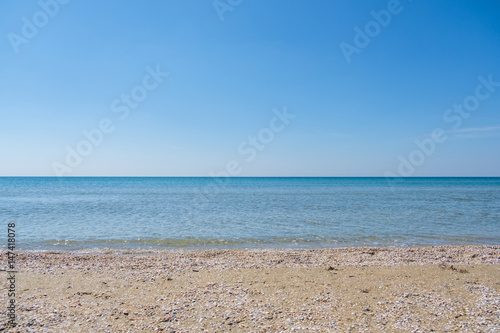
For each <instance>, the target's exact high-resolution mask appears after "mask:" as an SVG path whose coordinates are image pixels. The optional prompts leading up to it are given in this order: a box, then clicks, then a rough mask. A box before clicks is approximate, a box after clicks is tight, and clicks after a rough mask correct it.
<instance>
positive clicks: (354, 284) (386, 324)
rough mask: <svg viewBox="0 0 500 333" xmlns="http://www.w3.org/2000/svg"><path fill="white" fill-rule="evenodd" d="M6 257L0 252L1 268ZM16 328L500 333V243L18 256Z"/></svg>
mask: <svg viewBox="0 0 500 333" xmlns="http://www.w3.org/2000/svg"><path fill="white" fill-rule="evenodd" d="M6 261H7V256H6V254H5V253H4V254H2V268H3V269H5V268H6ZM16 265H17V267H18V270H19V272H18V273H16V302H17V303H16V305H17V308H16V315H17V318H16V321H17V323H18V325H17V327H15V328H8V327H7V317H6V308H7V302H8V296H7V289H8V285H7V283H6V278H7V272H6V271H2V272H0V273H1V274H0V276H1V278H2V285H3V286H4V288H2V289H3V291H2V293H1V295H0V299H1V302H2V305H3V306H2V308H1V309H0V311H1V315H2V320H1V324H0V325H1V326H0V330H2V329H3V330H7V331H12V332H138V331H139V332H140V331H144V332H157V331H162V332H202V331H206V332H222V331H234V332H275V331H278V332H281V331H283V332H301V331H304V332H305V331H309V332H344V331H346V332H349V331H353V332H358V331H367V332H379V331H380V332H382V331H384V332H386V331H388V332H394V331H395V332H398V331H400V332H406V331H416V330H418V331H419V332H430V331H432V330H435V331H441V332H442V331H471V332H496V331H500V246H440V247H415V248H346V249H317V250H196V251H155V252H153V251H151V252H148V251H142V252H141V251H137V252H127V251H121V252H116V251H114V252H104V253H94V254H92V253H89V254H84V253H75V252H73V253H72V252H66V253H18V255H17V258H16Z"/></svg>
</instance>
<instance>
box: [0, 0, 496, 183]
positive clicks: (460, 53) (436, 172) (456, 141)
mask: <svg viewBox="0 0 500 333" xmlns="http://www.w3.org/2000/svg"><path fill="white" fill-rule="evenodd" d="M0 35H1V36H2V38H1V42H0V50H1V51H0V176H333V177H344V176H375V177H388V176H391V177H400V176H405V177H406V176H417V177H418V176H500V149H499V148H498V147H500V2H498V1H496V0H491V1H486V0H478V1H465V0H443V1H431V0H414V1H411V0H401V1H397V0H390V1H378V0H374V1H369V2H368V1H360V0H336V1H331V0H315V1H305V0H301V1H299V0H286V1H285V0H277V1H258V0H253V1H249V0H215V1H212V0H207V1H194V0H182V1H173V0H157V1H142V2H139V1H127V0H119V1H118V0H109V1H97V0H86V1H81V0H41V1H28V0H25V1H15V0H7V1H2V2H0Z"/></svg>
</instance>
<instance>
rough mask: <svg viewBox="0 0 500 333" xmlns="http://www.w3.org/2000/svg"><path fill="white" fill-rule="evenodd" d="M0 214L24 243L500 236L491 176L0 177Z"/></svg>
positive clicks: (354, 242)
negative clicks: (392, 177)
mask: <svg viewBox="0 0 500 333" xmlns="http://www.w3.org/2000/svg"><path fill="white" fill-rule="evenodd" d="M0 225H1V226H2V227H1V229H0V230H3V232H0V245H1V247H2V248H3V249H6V248H7V244H8V225H11V226H13V225H15V227H14V229H15V244H16V249H17V250H24V251H101V250H107V249H111V250H124V249H137V250H143V249H207V248H209V249H214V248H216V249H220V248H255V249H262V248H264V249H266V248H285V249H295V248H325V247H364V246H369V247H381V246H384V247H392V246H423V245H459V244H460V245H471V244H483V245H498V244H500V178H396V179H386V178H177V177H175V178H141V177H130V178H129V177H125V178H120V177H104V178H100V177H95V178H94V177H82V178H77V177H75V178H73V177H71V178H69V177H68V178H62V177H61V178H57V177H40V178H37V177H1V178H0ZM2 234H3V235H4V236H3V237H2V236H1V235H2ZM11 236H12V233H11Z"/></svg>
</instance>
